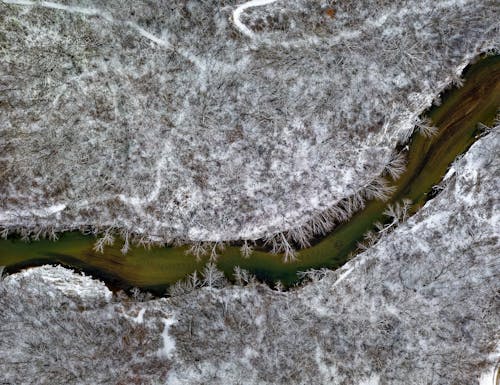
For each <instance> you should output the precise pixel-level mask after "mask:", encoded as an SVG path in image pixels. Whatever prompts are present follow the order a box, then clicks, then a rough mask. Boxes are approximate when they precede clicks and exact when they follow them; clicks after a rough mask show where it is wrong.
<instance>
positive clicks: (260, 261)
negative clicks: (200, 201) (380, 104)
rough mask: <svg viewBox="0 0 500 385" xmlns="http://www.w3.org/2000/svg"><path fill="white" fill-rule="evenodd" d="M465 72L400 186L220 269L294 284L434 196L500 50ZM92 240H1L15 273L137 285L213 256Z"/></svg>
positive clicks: (488, 89)
mask: <svg viewBox="0 0 500 385" xmlns="http://www.w3.org/2000/svg"><path fill="white" fill-rule="evenodd" d="M464 78H465V83H464V86H463V87H461V88H458V89H453V90H449V91H446V92H445V93H444V94H443V95H442V99H443V103H442V104H441V106H439V107H433V108H432V109H430V110H429V111H427V112H426V113H425V116H426V117H428V118H429V119H430V120H431V121H432V124H433V125H434V126H436V127H437V128H438V131H437V133H436V134H435V135H434V136H432V137H430V138H427V137H425V136H423V135H421V134H418V133H415V134H414V135H413V136H412V138H411V139H410V141H409V143H407V145H408V147H407V169H406V171H405V172H404V173H403V174H402V175H401V176H400V177H399V179H398V180H397V181H396V182H394V183H393V185H394V186H395V187H396V190H395V192H394V193H393V194H392V195H391V197H390V198H389V200H388V201H387V202H382V201H379V200H372V201H369V202H368V203H367V204H366V206H365V208H364V209H363V210H361V211H359V212H358V213H357V214H355V215H354V216H353V217H352V218H351V219H350V220H349V221H348V222H346V223H344V224H341V225H340V226H338V227H337V228H336V229H335V230H334V231H333V232H331V233H330V234H328V235H327V236H326V237H324V238H323V239H322V240H320V241H319V242H316V243H315V244H314V245H313V246H312V247H310V248H307V249H304V250H300V252H299V255H298V260H297V261H295V262H291V263H283V262H282V256H281V255H273V254H270V253H269V252H267V251H266V250H263V249H257V250H254V252H253V253H252V255H251V257H250V258H248V259H245V258H242V257H241V255H240V251H239V246H228V247H226V249H225V250H224V251H223V252H221V255H220V257H219V259H218V261H217V265H218V267H219V269H221V270H222V271H224V273H225V274H226V275H227V276H228V277H231V276H232V272H233V269H234V267H235V266H240V267H241V268H243V269H246V270H248V271H250V272H251V273H253V274H254V275H255V276H256V277H257V278H258V279H259V280H262V281H265V282H268V283H270V284H272V283H274V282H276V281H278V280H279V281H281V282H282V283H283V284H284V285H285V286H291V285H294V284H295V283H297V282H298V276H297V272H298V271H304V270H307V269H318V268H323V267H326V268H332V269H334V268H337V267H339V266H341V265H343V264H344V263H345V262H346V261H347V260H348V259H349V257H350V256H351V255H352V253H353V252H356V251H357V244H358V242H360V241H362V240H363V235H364V234H365V233H366V232H367V231H369V230H373V229H374V224H375V223H376V222H377V221H379V222H382V223H383V222H384V221H385V222H387V220H388V218H387V216H385V215H384V214H383V213H384V211H385V210H386V208H387V206H388V204H394V203H396V202H400V201H402V200H403V199H409V200H411V201H412V202H413V204H412V205H411V207H410V209H409V214H413V213H415V212H416V211H417V210H418V209H419V208H420V207H422V206H423V205H424V203H425V202H426V201H427V200H428V199H430V198H432V195H433V187H434V186H435V185H437V184H438V183H439V182H440V181H441V180H442V178H443V176H444V175H445V174H446V171H447V170H448V168H449V166H450V164H451V163H452V162H453V161H454V160H455V159H456V157H457V156H458V155H460V154H462V153H464V152H465V151H467V149H468V148H469V147H470V146H471V145H472V143H474V141H475V140H476V139H477V138H478V136H479V135H480V134H481V129H480V128H479V127H478V123H479V122H481V123H483V124H485V125H491V124H492V123H493V121H494V119H495V116H496V114H497V111H498V107H499V106H500V56H498V55H497V56H490V57H486V58H483V59H480V60H479V61H478V62H476V63H475V64H473V65H471V66H469V67H467V69H466V70H465V71H464ZM405 151H406V150H405ZM94 243H95V238H94V237H91V236H84V235H82V234H80V233H74V232H71V233H65V234H63V235H62V236H61V237H60V239H59V240H58V241H56V242H51V241H48V240H42V241H37V242H31V243H26V242H23V241H21V240H19V239H15V238H13V239H7V240H2V241H0V266H6V270H7V272H11V273H12V272H15V271H18V270H20V269H22V268H25V267H30V266H37V265H42V264H46V263H50V264H62V265H64V266H68V267H72V268H74V269H76V270H81V271H84V272H86V273H89V274H91V275H93V276H95V277H98V278H100V279H103V280H104V281H105V282H107V283H108V285H109V286H110V287H112V288H123V289H128V288H131V287H134V286H135V287H139V288H141V289H144V290H148V291H151V292H153V293H155V294H163V293H164V292H165V290H166V288H167V287H168V286H169V285H170V284H172V283H174V282H176V281H178V280H180V279H183V278H185V277H186V276H187V275H188V274H190V273H192V272H193V271H195V270H201V269H202V268H203V266H204V265H205V264H206V263H207V260H208V258H203V259H201V260H199V261H197V260H196V259H195V258H194V257H192V256H190V255H186V254H185V252H186V249H187V248H186V247H176V248H174V247H165V248H154V249H151V250H145V249H142V248H132V250H131V251H130V252H129V253H128V254H127V255H122V254H121V252H120V245H119V243H120V242H116V243H115V246H112V247H107V248H106V249H105V250H104V253H103V254H101V253H97V252H95V251H94V250H93V246H94Z"/></svg>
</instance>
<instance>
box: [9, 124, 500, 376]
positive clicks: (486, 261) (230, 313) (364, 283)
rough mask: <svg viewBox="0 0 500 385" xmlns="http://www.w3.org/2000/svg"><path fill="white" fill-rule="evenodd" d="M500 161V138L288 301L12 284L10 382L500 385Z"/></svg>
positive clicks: (92, 284)
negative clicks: (498, 370) (497, 379)
mask: <svg viewBox="0 0 500 385" xmlns="http://www.w3.org/2000/svg"><path fill="white" fill-rule="evenodd" d="M499 154H500V132H499V130H498V128H497V129H496V130H494V131H493V132H492V133H490V134H489V135H488V136H486V137H484V138H481V139H479V140H478V141H477V142H476V143H475V144H474V145H473V146H472V148H471V149H470V151H469V152H468V153H467V154H465V156H464V157H463V158H462V159H460V160H458V161H457V162H455V164H454V166H453V169H454V170H455V172H454V174H453V175H450V176H449V177H448V178H447V181H446V182H445V184H446V185H445V186H444V189H443V190H442V192H441V193H440V194H439V195H438V196H437V197H436V198H434V199H433V200H431V201H429V202H428V203H427V204H426V205H425V207H424V208H422V210H421V211H419V212H418V213H417V214H416V215H415V216H413V217H412V218H410V219H409V220H408V221H407V222H405V223H403V224H401V225H400V226H399V227H398V228H396V229H395V230H394V231H393V232H392V233H390V234H387V235H386V236H384V237H382V239H381V240H380V241H379V242H378V243H377V244H376V245H375V246H374V247H373V248H371V249H369V250H367V251H366V252H364V253H363V254H360V255H359V256H358V257H356V258H355V259H353V260H352V261H350V262H349V263H348V264H347V265H346V266H344V267H343V268H342V269H341V270H339V271H336V272H329V273H326V274H322V275H323V278H321V279H318V280H313V281H312V282H310V283H308V284H307V285H306V286H304V287H302V288H299V289H296V290H293V291H290V292H285V293H283V292H277V291H271V290H270V289H269V288H267V287H265V286H261V285H257V284H250V285H248V286H246V287H241V286H240V287H235V286H232V287H225V288H221V289H216V288H210V289H208V288H203V289H199V290H196V291H194V292H192V293H190V294H185V295H180V296H176V297H171V298H162V299H154V300H144V299H143V300H142V301H141V300H140V296H136V297H137V299H135V300H134V299H131V298H120V297H117V296H114V297H112V298H110V296H109V291H108V290H107V289H106V288H104V287H103V285H102V283H100V282H98V281H94V280H91V279H89V278H88V277H82V276H81V275H79V274H72V273H70V272H69V271H68V270H66V269H63V268H60V267H59V268H50V267H41V268H35V269H32V270H29V271H27V272H22V273H19V274H14V275H11V276H7V277H6V278H4V279H3V281H2V282H0V309H1V311H0V335H1V337H2V338H0V363H1V365H2V368H1V373H2V380H3V381H4V382H6V383H8V384H19V383H24V382H32V381H31V380H36V382H37V383H40V384H63V383H64V384H87V383H88V384H95V383H106V384H122V383H127V384H129V383H141V384H168V385H178V384H186V385H187V384H189V385H195V384H273V385H275V384H286V385H292V384H331V385H341V384H342V385H344V384H354V385H385V384H391V385H392V384H398V385H399V384H405V385H406V384H408V385H413V384H415V385H421V384H439V385H452V384H467V385H490V384H491V385H493V384H492V383H491V381H492V380H493V376H494V372H493V368H494V367H495V364H496V363H497V361H498V336H499V333H500V329H499V325H500V312H499V311H498V310H499V305H498V291H499V289H500V281H499V280H498V277H499V276H500V264H499V250H500V244H499V233H500V217H499V215H498V212H499V210H500V204H499V201H498V191H499V189H500V178H499V170H500V167H499V166H500V157H499ZM472 196H473V199H472ZM89 293H94V295H93V296H90V295H89Z"/></svg>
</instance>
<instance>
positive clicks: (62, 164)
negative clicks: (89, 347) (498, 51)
mask: <svg viewBox="0 0 500 385" xmlns="http://www.w3.org/2000/svg"><path fill="white" fill-rule="evenodd" d="M497 29H498V4H496V2H495V1H494V0H483V1H474V0H470V1H467V0H448V1H435V0H423V1H418V2H416V1H403V0H398V1H392V0H391V1H379V0H369V1H357V0H356V1H355V0H350V1H339V2H335V1H305V0H289V1H284V0H279V1H268V0H256V1H255V0H254V1H251V2H248V3H245V2H237V1H227V0H226V1H215V0H211V1H198V0H192V1H186V0H182V1H181V0H176V1H122V0H120V1H114V0H112V1H106V2H100V1H89V0H84V1H60V2H49V1H29V0H1V1H0V51H1V56H0V226H3V227H4V228H8V229H14V228H20V227H25V228H30V229H33V230H35V231H38V230H39V229H40V228H42V227H53V228H54V229H55V230H64V229H70V228H78V227H79V226H83V225H91V226H94V227H96V228H99V229H100V230H101V231H102V230H103V229H106V228H115V229H116V228H119V229H125V230H128V231H131V232H135V233H142V234H146V235H147V236H150V237H152V238H153V239H155V240H161V241H167V242H168V241H171V240H172V239H173V238H180V239H183V240H186V241H188V240H191V241H193V240H211V241H220V240H228V239H239V238H247V239H255V238H259V237H263V236H265V235H270V234H274V233H277V232H281V231H284V230H287V229H289V228H291V227H297V226H300V225H301V224H303V223H305V222H306V221H308V220H310V219H311V218H313V217H314V216H315V215H317V214H318V213H319V212H321V211H323V210H325V209H326V208H327V207H328V206H330V205H333V204H334V203H335V202H337V201H338V200H339V199H341V198H342V197H345V196H348V195H351V194H352V193H354V192H356V191H357V190H359V189H360V188H362V187H363V186H364V185H366V184H367V183H369V182H370V181H371V180H372V179H373V177H374V176H376V175H378V174H379V173H380V172H381V170H382V169H383V167H384V165H385V164H386V163H387V162H388V160H389V159H390V157H391V152H392V149H394V146H395V144H396V142H397V141H398V140H401V139H404V138H405V137H406V136H407V135H408V133H409V132H410V130H411V129H412V128H413V125H414V123H415V122H416V119H417V116H418V115H419V114H420V112H421V111H422V110H423V109H424V108H426V107H428V106H429V105H430V103H431V101H432V100H433V99H434V97H435V96H436V95H437V93H438V92H439V91H441V90H442V88H443V87H445V86H446V85H448V84H449V83H450V82H451V81H454V80H456V77H457V75H456V74H457V73H458V72H460V70H461V69H462V68H463V66H464V65H465V64H466V63H467V62H468V60H470V59H471V57H473V56H475V55H476V54H477V53H478V52H479V51H484V50H485V49H487V48H488V47H491V46H495V44H496V43H497V42H498V30H497ZM36 228H38V229H36Z"/></svg>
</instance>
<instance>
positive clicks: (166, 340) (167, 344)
mask: <svg viewBox="0 0 500 385" xmlns="http://www.w3.org/2000/svg"><path fill="white" fill-rule="evenodd" d="M162 322H163V331H162V332H161V338H162V341H163V346H162V347H161V349H160V350H159V351H158V355H159V356H160V357H164V358H171V357H172V354H173V352H174V351H175V339H174V338H172V337H171V336H170V335H169V334H168V330H169V329H170V327H171V326H172V325H174V324H175V323H176V322H177V321H176V320H175V319H173V318H163V319H162Z"/></svg>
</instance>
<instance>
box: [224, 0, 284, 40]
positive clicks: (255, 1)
mask: <svg viewBox="0 0 500 385" xmlns="http://www.w3.org/2000/svg"><path fill="white" fill-rule="evenodd" d="M276 1H277V0H251V1H247V2H246V3H244V4H241V5H239V6H237V7H236V9H235V10H234V11H233V21H234V25H235V26H236V28H238V29H239V30H240V32H241V33H243V34H244V35H246V36H248V37H250V38H253V37H254V33H253V32H252V31H251V30H250V29H249V28H248V27H247V26H246V25H245V24H243V23H242V22H241V20H240V18H241V14H242V13H243V12H244V11H245V10H246V9H248V8H252V7H261V6H263V5H268V4H272V3H274V2H276Z"/></svg>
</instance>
